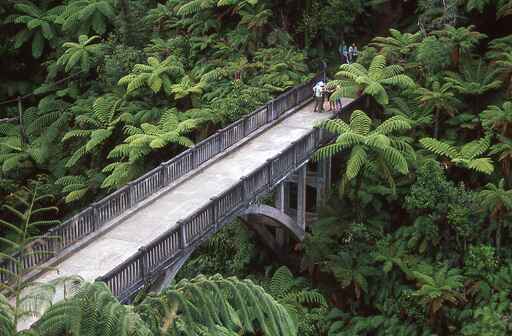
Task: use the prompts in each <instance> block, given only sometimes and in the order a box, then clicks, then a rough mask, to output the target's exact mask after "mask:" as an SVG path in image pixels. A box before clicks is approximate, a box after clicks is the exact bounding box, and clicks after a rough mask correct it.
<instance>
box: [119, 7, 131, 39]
mask: <svg viewBox="0 0 512 336" xmlns="http://www.w3.org/2000/svg"><path fill="white" fill-rule="evenodd" d="M128 1H129V0H119V6H120V7H121V36H122V39H123V44H126V45H128V44H129V41H130V35H131V34H130V28H129V27H130V23H129V20H130V19H129V15H130V4H129V2H128Z"/></svg>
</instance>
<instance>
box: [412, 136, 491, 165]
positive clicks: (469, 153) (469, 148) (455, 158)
mask: <svg viewBox="0 0 512 336" xmlns="http://www.w3.org/2000/svg"><path fill="white" fill-rule="evenodd" d="M420 143H421V144H422V145H423V147H425V148H426V149H428V150H429V151H431V152H433V153H434V154H437V155H440V156H445V157H447V158H449V159H450V160H451V162H452V163H454V164H455V165H459V166H462V167H465V168H469V169H472V170H475V171H477V172H481V173H484V174H491V173H492V172H493V171H494V166H493V164H492V160H491V159H490V158H488V157H483V158H479V157H478V156H481V155H483V154H484V153H485V152H486V151H487V150H488V149H489V146H490V141H489V138H482V139H479V140H475V141H472V142H469V143H467V144H465V145H464V146H462V147H460V148H456V147H454V146H451V145H449V144H447V143H444V142H442V141H439V140H436V139H432V138H423V139H421V140H420Z"/></svg>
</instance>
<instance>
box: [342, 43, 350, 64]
mask: <svg viewBox="0 0 512 336" xmlns="http://www.w3.org/2000/svg"><path fill="white" fill-rule="evenodd" d="M343 57H345V59H344V63H346V64H350V60H349V59H348V50H347V46H346V45H345V44H343Z"/></svg>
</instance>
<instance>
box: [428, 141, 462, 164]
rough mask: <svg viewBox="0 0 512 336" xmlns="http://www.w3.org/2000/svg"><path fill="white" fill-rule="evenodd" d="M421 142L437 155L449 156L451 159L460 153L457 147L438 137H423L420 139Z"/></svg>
mask: <svg viewBox="0 0 512 336" xmlns="http://www.w3.org/2000/svg"><path fill="white" fill-rule="evenodd" d="M420 143H421V144H422V145H423V147H425V148H426V149H428V150H429V151H431V152H433V153H435V154H437V155H444V156H447V157H449V158H451V159H453V158H455V157H457V156H458V153H459V152H458V150H457V149H456V148H455V147H453V146H451V145H449V144H447V143H444V142H441V141H439V140H437V139H433V138H423V139H421V140H420Z"/></svg>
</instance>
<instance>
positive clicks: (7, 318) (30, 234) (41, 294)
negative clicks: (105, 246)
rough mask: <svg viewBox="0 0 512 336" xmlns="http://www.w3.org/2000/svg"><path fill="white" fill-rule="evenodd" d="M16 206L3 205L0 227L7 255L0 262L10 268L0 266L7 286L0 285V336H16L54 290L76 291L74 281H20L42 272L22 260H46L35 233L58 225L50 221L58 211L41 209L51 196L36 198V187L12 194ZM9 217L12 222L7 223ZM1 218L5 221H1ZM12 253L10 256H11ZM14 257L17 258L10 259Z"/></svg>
mask: <svg viewBox="0 0 512 336" xmlns="http://www.w3.org/2000/svg"><path fill="white" fill-rule="evenodd" d="M12 197H13V198H14V199H15V201H16V203H18V204H17V205H16V206H12V205H9V204H3V205H2V209H3V210H4V211H3V212H2V214H3V215H2V217H3V218H2V219H0V225H1V227H2V228H4V229H6V230H7V232H8V233H7V234H6V235H4V236H2V237H0V243H1V244H2V245H4V246H6V247H7V248H6V250H7V251H9V253H5V252H0V258H2V259H4V260H8V261H9V262H10V263H12V264H13V266H14V267H5V266H0V273H1V274H2V275H3V276H5V278H6V279H8V282H2V283H0V317H1V318H0V332H1V333H2V335H6V336H11V335H12V336H14V335H17V333H16V328H17V325H18V323H19V322H22V321H24V320H25V319H27V318H31V317H33V316H40V315H41V313H42V312H44V311H45V310H46V309H48V308H49V307H50V306H51V303H52V300H53V297H54V295H55V293H56V289H57V287H61V286H67V285H69V284H71V285H72V286H71V288H72V289H74V288H76V283H77V282H80V279H78V278H61V279H57V280H54V281H50V282H48V283H45V284H39V283H35V282H30V281H27V280H26V279H25V278H24V277H25V275H26V274H27V273H28V272H31V271H36V270H39V271H41V270H45V269H46V268H42V267H39V266H33V267H27V266H26V264H25V262H24V260H25V259H27V258H46V257H47V255H46V253H48V252H44V251H41V250H39V249H37V248H34V247H37V244H41V243H42V244H44V243H45V241H44V239H50V240H51V239H56V238H54V237H49V238H42V236H41V235H39V233H40V232H41V230H42V229H43V228H44V227H48V226H54V225H57V224H59V221H57V220H54V219H52V217H53V214H54V213H55V212H57V211H58V208H56V207H53V206H44V204H45V203H47V202H48V201H49V200H51V199H52V198H53V196H52V195H48V194H40V193H39V190H38V184H37V183H36V184H35V185H34V189H33V190H30V189H24V190H22V191H20V192H18V193H14V194H12ZM8 217H11V218H12V219H13V220H9V219H8ZM4 218H5V219H4ZM11 253H12V254H11ZM12 255H17V256H18V258H13V257H12Z"/></svg>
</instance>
